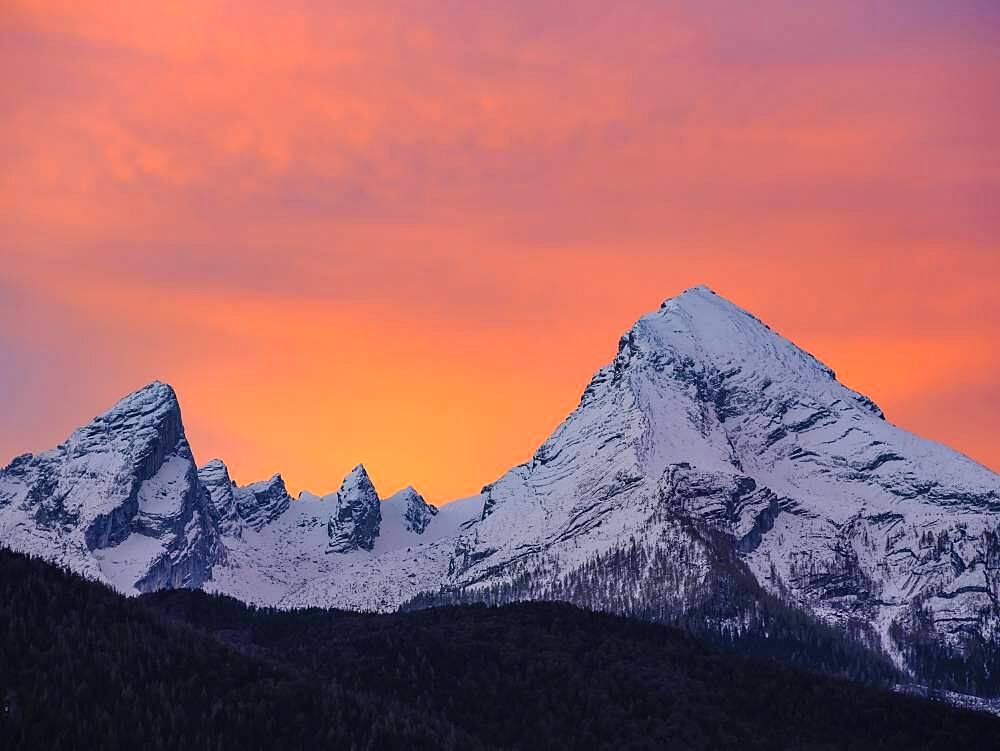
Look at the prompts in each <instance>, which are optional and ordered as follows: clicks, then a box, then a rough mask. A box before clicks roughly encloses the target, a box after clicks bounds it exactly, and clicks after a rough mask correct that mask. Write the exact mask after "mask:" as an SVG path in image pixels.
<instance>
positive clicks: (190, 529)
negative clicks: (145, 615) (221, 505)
mask: <svg viewBox="0 0 1000 751" xmlns="http://www.w3.org/2000/svg"><path fill="white" fill-rule="evenodd" d="M0 541H3V544H4V545H6V546H8V547H11V548H15V549H19V550H26V551H30V552H33V553H36V554H38V555H41V556H44V557H45V558H46V559H48V560H51V561H54V562H56V563H61V564H63V565H66V566H69V567H70V568H72V569H73V570H76V571H79V572H81V573H84V574H86V575H88V576H92V577H95V578H99V579H102V580H104V581H107V582H109V583H111V584H113V585H114V586H116V587H117V588H119V589H123V590H128V589H133V588H134V589H136V590H138V591H140V592H147V591H151V590H154V589H160V588H162V587H198V586H201V585H202V584H203V583H204V582H205V581H207V580H208V579H209V578H210V577H211V571H212V566H213V565H214V564H215V563H216V562H217V561H218V560H219V536H218V531H217V527H216V525H215V524H214V522H213V520H212V519H211V517H210V515H209V513H208V497H207V494H206V491H205V488H204V486H203V485H202V484H201V482H200V481H199V478H198V471H197V468H196V467H195V464H194V459H193V457H192V455H191V448H190V447H189V446H188V442H187V438H186V437H185V436H184V427H183V425H182V423H181V412H180V406H179V405H178V403H177V397H176V395H175V394H174V391H173V389H171V388H170V387H169V386H167V385H166V384H163V383H159V382H156V383H151V384H150V385H148V386H146V387H145V388H143V389H140V390H139V391H137V392H135V393H134V394H131V395H130V396H128V397H126V398H125V399H122V400H121V401H120V402H118V404H116V405H115V406H114V407H112V408H111V409H110V410H108V411H107V412H105V413H104V414H101V415H98V416H97V417H95V418H94V419H93V420H92V421H91V422H90V424H88V425H86V426H85V427H82V428H80V429H79V430H76V431H74V432H73V434H72V435H71V436H70V437H69V438H67V439H66V440H65V441H64V442H63V443H61V444H60V445H59V446H57V447H56V448H54V449H52V450H50V451H46V452H45V453H42V454H39V455H38V456H32V455H31V454H24V455H23V456H19V457H17V458H16V459H14V461H13V462H11V463H10V465H8V466H7V467H6V468H4V469H3V470H0Z"/></svg>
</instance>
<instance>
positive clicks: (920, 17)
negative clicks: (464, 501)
mask: <svg viewBox="0 0 1000 751" xmlns="http://www.w3.org/2000/svg"><path fill="white" fill-rule="evenodd" d="M609 5H613V6H614V8H613V9H609V8H608V6H609ZM751 6H752V7H751ZM804 6H808V7H804ZM998 36H1000V5H998V4H997V3H996V2H995V1H994V0H983V1H978V0H975V1H974V0H953V1H952V2H949V3H940V2H932V1H930V0H909V1H908V2H898V3H893V2H884V3H850V2H843V1H842V0H840V1H837V2H833V1H832V0H830V1H828V2H814V3H801V2H793V1H792V0H785V1H780V2H779V1H777V0H765V2H761V3H753V4H750V3H741V2H740V3H738V2H722V1H720V0H703V1H702V2H690V3H684V2H677V3H666V2H660V1H657V2H637V3H616V4H608V3H602V2H590V1H589V0H581V1H580V2H576V3H572V4H566V3H555V2H541V1H538V2H527V1H526V0H525V1H520V0H519V1H516V2H496V3H469V2H465V1H464V0H463V1H461V2H459V1H458V0H453V1H446V0H437V1H436V2H417V1H415V0H414V1H412V2H400V3H380V2H376V1H375V0H366V1H365V2H346V3H323V2H315V1H312V2H282V3H276V2H275V3H262V2H257V3H252V2H239V3H237V2H221V3H220V2H209V1H208V0H200V1H198V2H170V3H166V2H164V3H153V2H150V3H119V2H86V1H83V2H81V1H79V0H78V1H76V2H51V1H50V2H45V3H41V2H38V3H36V2H19V1H18V0H6V1H5V2H4V3H3V4H2V6H0V87H2V88H0V93H2V97H0V107H2V111H0V115H2V117H0V414H2V415H3V421H2V428H3V430H2V431H0V463H2V462H5V461H6V460H7V459H8V458H9V457H11V456H13V455H15V454H17V453H20V452H22V451H26V450H32V451H37V450H41V449H44V448H48V447H50V446H52V445H54V444H56V443H57V442H58V441H60V440H61V439H62V438H64V437H65V436H66V434H68V433H69V431H70V430H71V429H72V428H73V427H75V426H76V425H78V424H81V423H83V422H85V421H86V420H87V419H89V418H90V417H91V416H93V415H94V414H95V413H96V412H98V411H100V410H102V409H104V408H105V407H107V406H108V405H110V404H111V403H112V402H113V401H114V400H115V399H117V398H118V397H119V396H121V395H122V394H124V393H126V392H128V391H131V390H133V389H134V388H137V387H139V386H141V385H142V384H144V383H146V382H148V381H150V380H152V379H154V378H160V379H162V380H166V381H168V382H170V383H172V384H173V385H174V386H175V388H176V389H177V392H178V394H179V396H180V398H181V403H182V407H183V409H184V416H185V422H186V424H187V427H188V435H189V438H190V439H191V442H192V445H193V448H194V451H195V454H196V457H197V458H198V460H199V461H205V460H207V459H209V458H212V457H214V456H220V457H222V458H224V459H225V460H226V461H227V463H228V464H229V465H230V467H231V469H232V472H233V475H234V477H235V478H236V479H237V480H238V481H240V482H248V481H251V480H255V479H259V478H262V477H265V476H269V475H270V474H271V473H272V472H274V471H280V472H282V474H283V475H284V476H285V478H286V480H287V481H288V484H289V486H290V487H291V488H292V489H293V490H298V489H300V488H309V489H311V490H313V491H315V492H328V491H330V490H334V489H336V487H337V485H338V484H339V481H340V479H341V478H342V477H343V475H344V474H345V473H346V472H347V471H348V470H349V469H350V467H351V466H353V464H355V463H356V462H358V461H363V462H364V463H365V464H366V466H367V467H368V469H369V471H370V473H371V475H372V477H373V479H374V480H375V482H376V485H377V486H378V488H379V489H380V491H381V492H382V493H383V494H386V493H388V492H391V491H393V490H396V489H398V488H399V487H401V486H403V485H405V484H409V483H412V484H414V485H415V486H416V487H417V488H418V489H420V490H421V491H423V492H424V493H425V495H426V496H427V497H428V499H429V500H431V501H434V502H442V501H446V500H450V499H451V498H454V497H457V496H461V495H467V494H470V493H473V492H476V491H478V489H479V487H480V486H481V485H483V484H484V483H486V482H489V481H491V480H493V479H495V478H496V477H497V476H498V475H499V474H501V473H502V472H503V471H504V470H505V469H507V468H508V467H510V466H511V465H513V464H516V463H518V462H521V461H523V460H525V459H527V458H528V457H529V456H530V455H531V453H532V451H533V450H534V448H535V447H536V445H537V444H538V443H539V442H540V441H541V440H543V439H544V438H545V436H546V435H547V434H548V433H549V432H550V431H551V429H552V428H553V427H555V425H556V424H558V422H559V421H560V420H561V419H562V418H563V417H564V416H565V414H566V413H567V412H568V411H569V410H571V409H572V408H573V407H574V406H575V404H576V402H577V400H578V398H579V395H580V392H581V391H582V389H583V387H584V386H585V385H586V383H587V381H588V380H589V378H590V375H591V374H592V372H593V371H594V370H596V369H597V368H598V367H599V366H600V365H602V364H604V363H605V362H607V361H608V360H610V358H611V357H612V356H613V354H614V351H615V346H616V343H617V338H618V336H619V335H620V334H621V333H622V332H623V331H624V330H625V329H626V328H628V326H629V325H630V324H631V322H632V321H633V320H634V319H635V318H637V317H638V316H640V315H641V314H643V313H644V312H646V311H648V310H651V309H654V308H656V307H657V306H658V304H659V303H660V301H661V300H662V299H663V298H665V297H668V296H670V295H673V294H675V293H677V292H679V291H680V290H681V289H683V288H685V287H688V286H692V285H694V284H698V283H706V284H708V285H709V286H711V287H713V288H714V289H716V290H717V291H718V292H720V293H721V294H724V295H726V296H727V297H729V298H731V299H732V300H734V301H735V302H737V303H738V304H740V305H742V306H744V307H746V308H749V309H750V310H752V311H753V312H755V313H756V314H758V315H759V316H761V317H762V318H764V319H765V320H766V321H768V322H769V323H771V324H772V326H774V327H775V328H776V329H777V330H778V331H780V332H781V333H783V334H785V335H786V336H789V337H790V338H791V339H793V340H794V341H796V342H797V343H798V344H800V345H802V346H804V347H805V348H807V349H809V350H810V351H812V352H813V353H814V354H816V355H817V356H818V357H820V358H821V359H823V360H824V361H825V362H827V363H828V364H829V365H831V366H832V367H833V368H834V369H835V370H837V372H838V374H839V375H840V377H841V379H842V380H843V381H845V382H846V383H847V384H848V385H851V386H853V387H855V388H857V389H859V390H861V391H864V392H865V393H867V394H869V395H870V396H872V397H873V398H874V399H875V400H876V401H877V402H878V403H879V404H880V405H881V406H882V407H883V408H884V409H885V410H886V412H887V414H888V416H889V418H890V419H891V420H892V421H894V422H896V423H898V424H901V425H903V426H904V427H907V428H909V429H911V430H914V431H916V432H918V433H921V434H923V435H925V436H928V437H932V438H935V439H938V440H942V441H944V442H947V443H949V444H951V445H953V446H955V447H957V448H959V449H960V450H962V451H965V452H966V453H968V454H969V455H971V456H973V457H974V458H976V459H978V460H980V461H982V462H984V463H986V464H988V465H990V466H992V467H994V468H1000V431H998V430H997V426H998V424H1000V400H998V398H997V396H998V391H1000V352H998V349H1000V348H998V347H997V346H996V339H997V336H996V332H997V330H998V323H1000V211H998V209H997V207H998V206H1000V130H998V128H997V123H998V122H1000V94H998V92H1000V45H997V44H996V40H997V38H998Z"/></svg>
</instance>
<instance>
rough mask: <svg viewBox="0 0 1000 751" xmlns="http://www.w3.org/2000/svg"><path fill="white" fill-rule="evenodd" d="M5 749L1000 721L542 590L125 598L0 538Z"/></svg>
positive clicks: (888, 735)
mask: <svg viewBox="0 0 1000 751" xmlns="http://www.w3.org/2000/svg"><path fill="white" fill-rule="evenodd" d="M0 700H2V701H0V738H2V739H3V744H2V745H3V747H4V748H15V749H16V748H46V749H64V748H80V749H95V748H137V747H144V748H153V749H156V748H177V747H182V748H198V749H202V748H204V749H224V748H240V749H250V748H283V749H288V748H305V747H307V746H308V747H310V748H358V749H363V748H371V749H383V748H385V749H392V748H400V749H402V748H407V749H409V748H416V749H419V748H463V749H464V748H522V749H530V748H545V749H561V748H565V749H580V748H612V747H613V748H628V749H631V748H636V749H640V748H649V749H662V748H667V749H672V748H676V749H724V748H739V749H753V748H759V749H783V748H784V749H917V748H930V749H934V748H942V749H944V748H954V747H959V746H961V745H962V744H968V745H969V747H974V748H980V747H983V746H982V743H983V741H984V739H990V738H1000V720H998V719H996V718H993V717H990V716H988V715H982V714H975V713H970V712H964V711H960V710H957V709H953V708H951V707H948V706H946V705H943V704H937V703H932V702H927V701H924V700H921V699H917V698H913V697H906V696H899V695H895V694H891V693H888V692H885V691H883V690H880V689H877V688H874V687H867V686H863V685H861V684H857V683H851V682H847V681H838V680H834V679H830V678H821V677H816V676H813V675H810V674H807V673H802V672H798V671H795V670H791V669H786V668H783V667H780V666H778V665H775V664H773V663H766V662H756V661H753V660H750V659H747V658H742V657H738V656H734V655H732V654H729V653H725V652H720V651H717V650H716V649H714V648H712V647H709V646H706V645H704V644H702V643H701V642H698V641H696V640H694V639H692V638H691V637H689V636H687V635H685V634H683V633H682V632H680V631H678V630H675V629H672V628H669V627H665V626H658V625H653V624H648V623H642V622H638V621H631V620H626V619H622V618H616V617H612V616H607V615H599V614H594V613H589V612H586V611H582V610H578V609H576V608H573V607H571V606H568V605H560V604H553V603H532V604H520V605H509V606H506V607H501V608H487V607H485V606H468V607H447V608H438V609H432V610H426V611H418V612H412V613H400V614H396V615H364V614H356V613H344V612H338V611H326V610H301V611H293V612H278V611H273V610H259V609H252V608H248V607H246V606H244V605H242V604H241V603H238V602H236V601H234V600H231V599H227V598H223V597H217V596H211V595H206V594H204V593H202V592H197V591H181V590H178V591H166V592H160V593H157V594H154V595H148V596H144V597H142V598H139V599H126V598H123V597H120V596H119V595H116V594H114V593H113V592H111V591H110V590H108V589H106V588H105V587H103V586H101V585H98V584H95V583H92V582H88V581H84V580H83V579H80V578H79V577H77V576H74V575H70V574H67V573H64V572H62V571H60V570H58V569H56V568H54V567H52V566H51V565H48V564H45V563H43V562H41V561H38V560H33V559H29V558H26V557H24V556H20V555H16V554H13V553H10V552H7V551H0Z"/></svg>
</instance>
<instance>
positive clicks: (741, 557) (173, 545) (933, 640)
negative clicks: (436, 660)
mask: <svg viewBox="0 0 1000 751" xmlns="http://www.w3.org/2000/svg"><path fill="white" fill-rule="evenodd" d="M0 541H2V542H3V543H4V544H5V545H8V546H10V547H16V548H18V549H21V550H26V551H28V552H33V553H37V554H40V555H43V556H44V557H46V558H49V559H51V560H55V561H57V562H60V563H64V564H66V565H69V566H71V567H73V568H75V569H77V570H80V571H83V572H84V573H88V574H90V575H92V576H95V577H99V578H102V579H104V580H105V581H109V582H110V583H112V584H114V585H115V586H116V587H118V588H120V589H123V590H125V591H134V590H136V589H138V590H146V589H151V588H156V587H162V586H203V587H205V588H207V589H211V590H213V591H218V592H223V593H226V594H231V595H233V596H236V597H240V598H242V599H244V600H247V601H252V602H256V603H262V604H270V605H278V606H281V607H290V606H335V607H342V608H357V609H368V610H392V609H395V608H398V607H400V606H401V605H403V604H405V603H408V602H411V601H412V600H413V598H421V601H422V602H439V601H442V600H444V601H454V600H458V601H468V600H486V601H491V602H504V601H509V600H516V599H558V600H568V601H571V602H575V603H577V604H579V605H583V606H586V607H589V608H593V609H599V610H607V611H611V612H616V613H622V614H629V615H633V616H639V617H643V618H651V619H656V620H670V619H672V618H677V617H690V616H691V615H692V614H695V615H696V616H697V617H699V618H703V619H704V621H705V622H706V623H707V624H708V626H709V627H712V628H718V629H719V630H724V629H728V630H730V631H731V630H733V629H740V628H746V626H747V623H748V622H749V621H750V620H751V619H752V618H753V617H754V611H755V609H757V605H758V604H759V602H760V601H761V600H760V598H761V597H762V596H763V594H767V595H768V596H769V597H776V598H778V599H780V600H781V601H782V602H783V603H785V605H789V606H792V607H794V608H796V609H798V610H801V611H803V612H805V613H807V614H808V615H809V616H810V617H812V618H816V619H819V620H821V621H823V622H825V623H828V624H833V625H837V626H840V627H843V628H844V630H845V631H847V632H849V633H851V634H862V635H866V636H867V638H869V639H870V640H872V641H873V642H875V643H878V644H880V645H881V647H882V648H883V649H884V651H886V652H887V653H889V654H890V655H891V656H892V657H893V658H894V659H895V660H896V662H897V664H899V665H901V666H904V667H907V668H912V669H913V670H914V671H918V672H919V670H923V669H924V668H922V667H921V666H922V665H926V664H927V663H928V661H929V660H930V658H929V657H928V655H932V656H933V655H935V654H939V653H942V650H943V651H944V652H945V653H947V654H948V657H947V660H951V662H950V663H949V664H950V665H952V666H954V668H955V670H958V671H961V670H962V669H964V668H963V662H962V660H963V659H967V660H968V662H967V667H968V670H969V671H970V674H971V673H972V672H975V671H979V674H987V673H989V674H991V675H992V673H991V670H993V669H992V668H991V667H990V665H991V664H993V663H992V662H991V660H994V656H996V655H1000V609H998V595H1000V476H998V475H996V474H994V473H993V472H991V471H989V470H988V469H986V468H985V467H982V466H980V465H979V464H976V463H975V462H973V461H971V460H970V459H968V458H966V457H965V456H962V455H961V454H958V453H956V452H955V451H952V450H951V449H948V448H946V447H944V446H941V445H939V444H936V443H933V442H930V441H926V440H923V439H920V438H918V437H916V436H914V435H911V434H910V433H907V432H906V431H904V430H901V429H900V428H897V427H896V426H894V425H892V424H891V423H889V422H888V421H887V420H886V419H885V416H884V415H883V413H882V412H881V410H880V409H879V408H878V407H877V406H876V405H875V404H873V403H872V401H871V400H870V399H868V398H867V397H865V396H863V395H861V394H859V393H857V392H855V391H852V390H851V389H849V388H847V387H845V386H844V385H842V384H841V383H840V382H838V381H837V379H836V377H835V375H834V373H833V371H832V370H831V369H830V368H828V367H827V366H825V365H824V364H822V363H821V362H819V361H818V360H816V359H815V358H814V357H812V356H811V355H809V354H808V353H807V352H804V351H803V350H801V349H799V348H798V347H796V346H795V345H794V344H792V343H791V342H789V341H787V340H786V339H784V338H782V337H781V336H779V335H778V334H776V333H775V332H774V331H772V330H771V329H770V328H769V327H768V326H766V325H765V324H763V323H762V322H761V321H759V320H758V319H756V318H755V317H754V316H752V315H750V314H749V313H747V312H745V311H743V310H741V309H740V308H738V307H736V306H735V305H733V304H731V303H729V302H728V301H726V300H724V299H723V298H721V297H718V296H717V295H715V294H714V293H713V292H711V291H710V290H708V289H706V288H703V287H700V288H695V289H692V290H688V291H686V292H684V293H683V294H681V295H678V296H677V297H674V298H672V299H670V300H667V301H666V302H665V303H664V304H663V305H662V306H661V308H660V309H659V310H657V311H656V312H654V313H650V314H649V315H646V316H644V317H643V318H641V319H640V320H639V321H638V322H636V324H635V325H634V326H633V327H632V328H631V329H630V330H629V331H628V332H626V334H625V335H624V336H623V337H622V338H621V340H620V342H619V346H618V352H617V355H616V356H615V358H614V360H613V361H612V362H611V363H610V364H608V365H607V366H606V367H604V368H601V369H600V370H599V371H598V372H597V373H596V374H595V375H594V377H593V379H592V380H591V382H590V384H589V386H587V388H586V390H585V391H584V393H583V396H582V398H581V400H580V403H579V406H578V407H577V408H576V409H575V410H574V411H573V413H572V414H570V415H569V416H568V417H567V418H566V420H565V421H564V422H563V423H562V424H561V425H560V426H559V427H558V428H557V429H556V430H555V432H554V433H553V434H552V436H551V437H550V438H549V439H548V440H547V441H545V443H543V444H542V445H541V446H540V447H539V448H538V450H537V451H536V452H535V454H534V456H533V457H532V458H531V460H530V461H528V462H526V463H524V464H522V465H519V466H517V467H514V468H512V469H511V470H509V471H508V472H507V473H505V474H504V475H503V476H502V477H500V478H499V479H498V480H496V481H495V482H493V483H491V484H489V485H487V486H486V487H485V488H483V491H482V493H481V494H480V495H478V496H475V497H472V498H469V499H464V500H462V501H456V502H454V503H451V504H446V505H445V506H443V507H442V508H441V509H435V508H434V507H433V506H430V505H429V504H427V503H426V502H425V501H424V500H423V499H422V498H421V497H420V495H419V494H418V493H417V492H416V491H415V490H413V489H412V488H407V489H406V490H403V491H400V492H399V493H396V494H395V495H393V496H391V497H390V498H388V499H386V501H384V502H381V501H380V500H379V496H378V494H377V493H376V491H375V488H374V486H373V485H372V482H371V480H370V478H369V477H368V474H367V472H366V471H365V469H364V467H362V466H360V465H359V466H358V467H356V468H355V469H354V470H353V471H352V472H351V473H350V474H349V475H348V476H347V478H345V480H344V482H343V484H342V486H341V488H340V490H338V491H337V492H336V493H332V494H329V495H326V496H317V495H313V494H309V493H303V494H302V495H301V496H300V499H299V500H298V501H291V499H290V498H289V497H288V493H287V492H286V490H285V487H284V483H283V482H282V481H281V478H280V476H278V475H275V476H274V477H273V478H272V479H271V480H268V481H266V482H262V483H255V484H252V485H248V486H245V487H237V486H236V485H235V484H234V483H233V482H232V480H231V479H230V477H229V473H228V471H227V470H226V467H225V465H224V464H223V463H222V462H219V461H215V462H209V463H208V464H207V465H205V466H204V467H202V469H201V470H200V471H198V472H196V471H195V469H194V463H193V460H192V458H191V452H190V449H189V447H188V445H187V441H186V440H185V438H184V433H183V427H182V425H181V421H180V411H179V408H178V407H177V403H176V399H175V398H174V396H173V392H172V391H171V390H170V389H169V387H167V386H164V385H163V384H151V385H150V386H148V387H146V388H145V389H143V390H141V391H139V392H137V393H136V394H133V395H132V396H130V397H127V398H126V399H124V400H122V402H120V403H119V404H118V405H116V406H115V407H114V408H113V409H112V410H110V411H109V412H108V413H106V414H105V415H102V416H100V417H98V418H96V419H95V420H94V422H93V423H91V424H90V425H88V426H87V427H85V428H82V429H81V430H78V431H77V432H76V433H74V434H73V435H72V436H71V437H70V439H68V440H67V441H66V442H65V443H64V444H62V445H61V446H59V447H57V448H56V449H53V450H52V451H49V452H46V453H45V454H42V455H40V456H37V457H32V456H23V457H18V458H17V459H15V460H14V461H13V462H12V463H11V464H10V465H9V466H8V467H7V468H5V469H4V470H2V472H0ZM963 655H965V656H967V657H963ZM994 662H995V660H994ZM994 672H995V671H994ZM990 680H994V679H992V678H991V679H990Z"/></svg>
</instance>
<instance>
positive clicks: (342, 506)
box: [327, 464, 382, 553]
mask: <svg viewBox="0 0 1000 751" xmlns="http://www.w3.org/2000/svg"><path fill="white" fill-rule="evenodd" d="M332 500H333V503H334V508H333V510H332V512H331V514H330V521H329V524H328V525H327V533H328V534H329V536H330V548H329V549H330V551H331V552H335V553H349V552H351V551H354V550H371V549H372V548H373V547H375V538H377V537H378V534H379V527H380V525H381V522H382V511H381V508H380V502H379V497H378V493H377V492H376V491H375V486H374V485H372V481H371V479H370V478H369V477H368V472H367V471H366V470H365V468H364V465H362V464H359V465H358V466H356V467H355V468H354V469H353V470H351V472H350V474H348V475H347V477H345V478H344V482H343V484H342V485H341V486H340V490H338V491H337V492H336V494H335V495H334V497H333V499H332Z"/></svg>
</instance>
